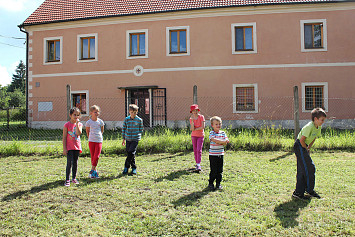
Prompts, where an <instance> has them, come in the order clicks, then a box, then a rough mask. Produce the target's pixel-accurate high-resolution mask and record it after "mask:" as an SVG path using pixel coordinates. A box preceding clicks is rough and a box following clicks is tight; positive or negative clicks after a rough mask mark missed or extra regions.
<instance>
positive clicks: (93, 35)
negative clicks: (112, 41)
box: [77, 33, 99, 63]
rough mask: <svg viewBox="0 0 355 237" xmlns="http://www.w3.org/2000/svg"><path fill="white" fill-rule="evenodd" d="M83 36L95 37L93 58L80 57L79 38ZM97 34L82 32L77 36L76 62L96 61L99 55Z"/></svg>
mask: <svg viewBox="0 0 355 237" xmlns="http://www.w3.org/2000/svg"><path fill="white" fill-rule="evenodd" d="M85 37H95V58H94V59H81V58H80V56H81V38H85ZM98 41H99V40H98V34H97V33H92V34H82V35H78V36H77V62H78V63H79V62H80V63H84V62H94V61H98V58H99V55H98V51H99V50H98Z"/></svg>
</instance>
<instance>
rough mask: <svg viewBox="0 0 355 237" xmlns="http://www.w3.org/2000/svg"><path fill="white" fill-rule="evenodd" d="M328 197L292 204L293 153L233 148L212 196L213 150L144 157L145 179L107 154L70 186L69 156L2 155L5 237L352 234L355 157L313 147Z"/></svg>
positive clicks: (82, 165) (83, 167) (0, 201)
mask: <svg viewBox="0 0 355 237" xmlns="http://www.w3.org/2000/svg"><path fill="white" fill-rule="evenodd" d="M311 155H312V157H313V160H314V163H315V165H316V168H317V173H316V191H318V192H319V194H320V195H321V196H322V197H323V198H322V199H320V200H318V199H312V200H311V201H309V202H305V201H293V200H292V199H291V193H292V191H293V189H294V187H295V181H296V178H295V175H296V161H295V157H294V154H292V153H290V152H280V151H279V152H246V151H239V152H231V151H229V152H227V154H226V156H225V163H224V176H223V182H222V184H223V186H224V189H223V190H220V191H214V192H210V191H209V190H208V189H206V187H207V184H208V174H209V165H208V158H207V157H208V154H207V153H204V154H203V160H202V165H203V172H202V173H199V174H198V173H194V172H192V171H191V170H190V168H192V167H193V154H192V153H177V154H166V153H165V154H155V155H139V156H138V157H137V165H138V175H137V176H122V175H120V173H121V171H122V168H123V164H124V160H125V157H123V156H114V155H112V156H103V157H101V158H100V161H99V166H98V170H99V172H100V176H101V178H100V179H98V180H91V179H88V178H87V175H88V171H89V169H90V158H88V157H80V158H79V171H78V180H79V182H80V184H79V185H77V186H73V185H72V186H70V187H64V186H63V182H64V175H65V165H66V158H65V157H63V156H58V155H57V156H43V155H42V156H28V157H21V156H16V157H15V156H8V157H2V158H1V162H2V172H1V173H0V177H1V178H0V182H1V183H0V205H1V211H0V236H113V235H117V236H250V235H256V236H258V235H267V236H354V235H355V226H354V220H355V211H354V210H355V178H354V170H355V154H354V153H350V152H325V151H324V152H314V153H312V154H311Z"/></svg>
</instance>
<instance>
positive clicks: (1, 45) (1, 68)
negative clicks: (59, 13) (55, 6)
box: [0, 0, 44, 86]
mask: <svg viewBox="0 0 355 237" xmlns="http://www.w3.org/2000/svg"><path fill="white" fill-rule="evenodd" d="M43 2H44V0H0V85H2V86H4V85H8V84H10V83H11V80H12V79H11V78H12V74H14V73H15V69H16V66H17V65H18V63H19V62H20V60H22V61H24V62H25V61H26V45H25V44H24V43H25V39H14V38H26V34H24V33H22V32H21V31H20V29H19V28H18V27H17V26H18V25H20V24H21V23H23V22H24V21H25V20H26V18H27V17H29V16H30V15H31V13H32V12H34V11H35V10H36V9H37V8H38V7H39V6H40V5H41V4H42V3H43Z"/></svg>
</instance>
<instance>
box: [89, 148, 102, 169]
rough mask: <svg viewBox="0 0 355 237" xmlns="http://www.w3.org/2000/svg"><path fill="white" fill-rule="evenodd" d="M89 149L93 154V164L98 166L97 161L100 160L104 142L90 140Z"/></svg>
mask: <svg viewBox="0 0 355 237" xmlns="http://www.w3.org/2000/svg"><path fill="white" fill-rule="evenodd" d="M89 149H90V155H91V165H92V166H95V167H96V166H97V163H98V162H99V157H100V153H101V150H102V143H100V142H89Z"/></svg>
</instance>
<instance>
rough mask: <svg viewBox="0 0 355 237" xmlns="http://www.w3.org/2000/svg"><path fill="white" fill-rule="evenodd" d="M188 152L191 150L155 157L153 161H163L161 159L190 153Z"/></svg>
mask: <svg viewBox="0 0 355 237" xmlns="http://www.w3.org/2000/svg"><path fill="white" fill-rule="evenodd" d="M188 153H189V152H187V151H182V152H179V153H175V154H171V155H170V156H166V157H162V158H158V159H155V160H152V161H153V162H157V161H161V160H167V159H171V158H174V157H177V156H182V155H186V154H188Z"/></svg>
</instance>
